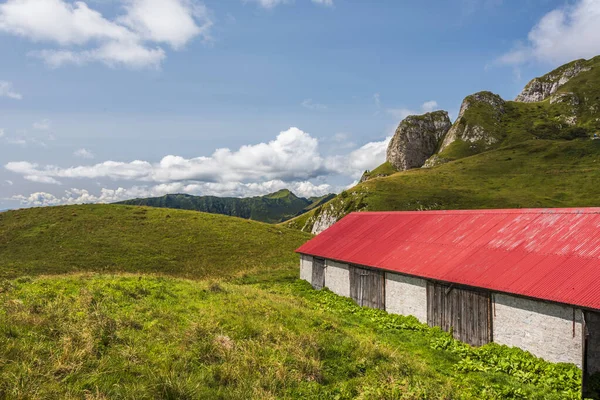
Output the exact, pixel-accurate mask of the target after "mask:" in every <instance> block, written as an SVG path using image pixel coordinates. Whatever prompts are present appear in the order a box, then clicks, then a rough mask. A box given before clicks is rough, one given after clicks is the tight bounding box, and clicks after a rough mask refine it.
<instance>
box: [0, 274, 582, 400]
mask: <svg viewBox="0 0 600 400" xmlns="http://www.w3.org/2000/svg"><path fill="white" fill-rule="evenodd" d="M0 304H1V306H0V398H2V399H26V398H32V399H33V398H35V399H132V400H133V399H148V400H150V399H199V400H200V399H260V400H263V399H279V398H285V399H431V400H434V399H473V400H474V399H497V400H500V399H503V400H505V399H539V400H559V399H573V400H574V399H577V398H579V379H580V378H581V373H580V372H579V370H578V369H577V368H576V367H575V366H574V365H566V364H562V365H561V364H550V363H546V362H544V361H541V360H539V359H536V358H535V357H533V356H531V355H529V354H528V353H525V352H523V351H520V350H517V349H508V348H506V347H502V346H498V345H493V344H492V345H487V346H485V347H482V348H480V349H471V348H469V347H468V346H465V345H462V344H460V343H458V342H456V341H454V340H452V339H451V338H450V337H449V335H448V334H446V333H442V331H441V330H439V329H431V328H428V327H427V326H425V325H422V324H420V323H418V322H417V321H416V319H414V318H413V317H402V316H395V315H390V314H386V313H385V312H384V311H381V310H374V309H367V308H360V307H358V306H357V305H356V304H354V303H353V302H352V301H351V300H349V299H345V298H341V297H338V296H336V295H334V294H332V293H331V292H328V291H314V290H312V289H311V288H310V285H308V284H307V283H306V282H300V281H294V282H270V283H264V284H244V283H243V282H229V283H227V282H220V283H217V282H212V283H211V282H206V281H188V280H180V279H171V278H156V277H144V276H131V275H130V276H107V275H96V276H89V275H88V276H67V277H64V276H63V277H43V278H35V279H25V278H21V279H17V280H14V281H9V282H6V281H5V282H2V283H1V285H0Z"/></svg>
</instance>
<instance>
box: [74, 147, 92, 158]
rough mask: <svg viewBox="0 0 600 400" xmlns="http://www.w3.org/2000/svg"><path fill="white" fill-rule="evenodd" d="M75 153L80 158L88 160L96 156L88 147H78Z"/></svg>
mask: <svg viewBox="0 0 600 400" xmlns="http://www.w3.org/2000/svg"><path fill="white" fill-rule="evenodd" d="M73 155H74V156H75V157H79V158H87V159H88V160H91V159H93V158H94V154H93V153H92V152H91V151H89V150H87V149H77V150H75V151H74V152H73Z"/></svg>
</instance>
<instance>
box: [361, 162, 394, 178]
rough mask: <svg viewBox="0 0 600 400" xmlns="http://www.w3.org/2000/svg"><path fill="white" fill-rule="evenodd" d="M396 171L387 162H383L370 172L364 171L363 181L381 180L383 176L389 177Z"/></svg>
mask: <svg viewBox="0 0 600 400" xmlns="http://www.w3.org/2000/svg"><path fill="white" fill-rule="evenodd" d="M396 172H398V170H397V169H396V168H395V167H394V166H393V165H392V164H391V163H389V162H387V161H386V162H384V163H383V164H381V165H380V166H379V167H377V168H375V169H374V170H372V171H365V173H364V174H363V180H369V179H373V178H381V177H383V176H390V175H392V174H395V173H396Z"/></svg>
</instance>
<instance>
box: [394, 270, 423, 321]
mask: <svg viewBox="0 0 600 400" xmlns="http://www.w3.org/2000/svg"><path fill="white" fill-rule="evenodd" d="M385 309H386V311H387V312H389V313H393V314H400V315H414V316H415V317H417V319H418V320H419V321H421V322H423V323H425V324H426V323H427V281H426V280H425V279H420V278H413V277H410V276H405V275H400V274H393V273H390V272H387V273H386V274H385Z"/></svg>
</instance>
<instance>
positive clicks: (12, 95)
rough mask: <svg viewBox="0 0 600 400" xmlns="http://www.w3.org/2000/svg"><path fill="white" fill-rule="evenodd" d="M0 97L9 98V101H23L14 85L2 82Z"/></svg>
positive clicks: (0, 84) (0, 82)
mask: <svg viewBox="0 0 600 400" xmlns="http://www.w3.org/2000/svg"><path fill="white" fill-rule="evenodd" d="M0 97H8V98H9V99H15V100H21V99H22V98H23V95H21V93H18V92H16V91H15V90H14V89H13V86H12V83H11V82H7V81H0Z"/></svg>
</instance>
